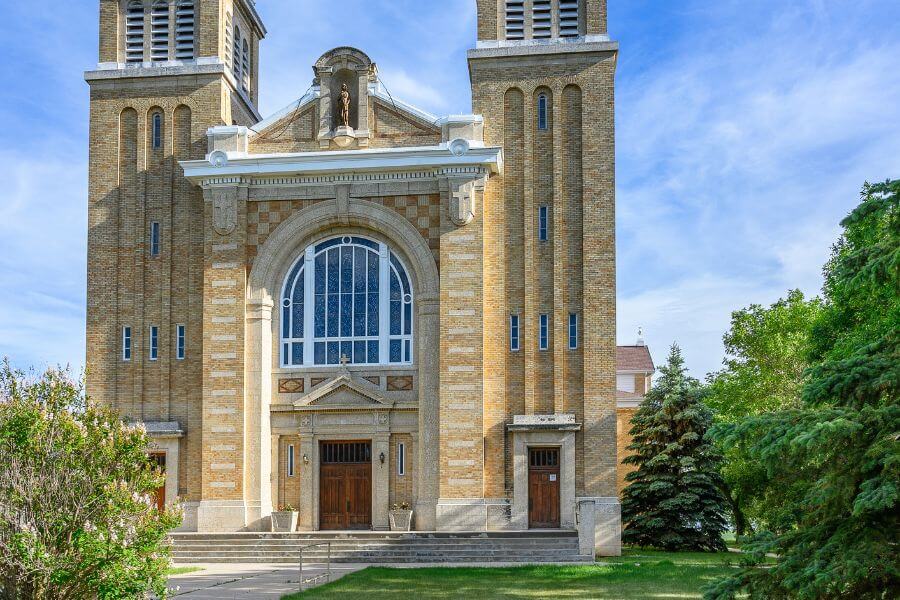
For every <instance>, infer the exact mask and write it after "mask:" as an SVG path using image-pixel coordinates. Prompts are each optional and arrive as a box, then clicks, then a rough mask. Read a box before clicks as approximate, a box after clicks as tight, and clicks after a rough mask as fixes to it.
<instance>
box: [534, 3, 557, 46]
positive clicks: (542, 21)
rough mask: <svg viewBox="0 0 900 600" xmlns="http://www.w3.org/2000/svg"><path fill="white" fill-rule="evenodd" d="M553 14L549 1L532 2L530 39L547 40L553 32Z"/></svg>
mask: <svg viewBox="0 0 900 600" xmlns="http://www.w3.org/2000/svg"><path fill="white" fill-rule="evenodd" d="M552 27H553V13H552V9H551V2H550V0H532V5H531V37H533V38H535V39H544V38H549V37H550V36H551V35H552V33H553V31H552Z"/></svg>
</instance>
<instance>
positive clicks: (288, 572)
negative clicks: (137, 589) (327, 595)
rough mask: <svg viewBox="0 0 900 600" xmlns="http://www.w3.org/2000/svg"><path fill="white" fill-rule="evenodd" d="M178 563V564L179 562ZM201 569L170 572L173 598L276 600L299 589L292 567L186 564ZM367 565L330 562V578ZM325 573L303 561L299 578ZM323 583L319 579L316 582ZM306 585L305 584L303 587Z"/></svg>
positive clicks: (317, 566)
mask: <svg viewBox="0 0 900 600" xmlns="http://www.w3.org/2000/svg"><path fill="white" fill-rule="evenodd" d="M179 566H180V565H179ZM188 566H196V567H198V568H202V569H203V570H202V571H198V572H196V573H187V574H185V575H173V576H172V577H170V578H169V583H168V587H169V590H171V591H170V595H171V597H173V598H180V597H184V599H185V600H231V599H236V598H262V599H265V600H273V599H274V600H278V599H279V598H281V597H282V596H284V595H286V594H291V593H294V592H297V591H299V590H300V583H299V581H300V579H299V577H300V573H299V570H298V569H297V567H296V566H291V565H283V564H281V565H265V564H208V565H188ZM367 566H369V565H356V564H332V565H331V580H332V581H334V580H335V579H339V578H341V577H343V576H344V575H346V574H347V573H353V572H354V571H359V570H360V569H364V568H366V567H367ZM323 573H325V565H323V564H304V565H303V578H304V579H307V578H309V577H313V576H316V575H320V574H323ZM319 583H320V584H321V583H325V579H324V578H323V579H322V580H321V581H320V582H319ZM307 587H309V586H307Z"/></svg>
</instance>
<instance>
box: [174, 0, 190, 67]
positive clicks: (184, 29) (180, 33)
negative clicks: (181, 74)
mask: <svg viewBox="0 0 900 600" xmlns="http://www.w3.org/2000/svg"><path fill="white" fill-rule="evenodd" d="M175 58H176V59H178V60H192V59H193V58H194V1H193V0H181V2H179V3H178V6H177V7H176V9H175Z"/></svg>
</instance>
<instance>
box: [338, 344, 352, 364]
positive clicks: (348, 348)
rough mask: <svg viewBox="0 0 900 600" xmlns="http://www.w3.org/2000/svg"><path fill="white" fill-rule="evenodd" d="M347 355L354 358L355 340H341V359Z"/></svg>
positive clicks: (350, 358)
mask: <svg viewBox="0 0 900 600" xmlns="http://www.w3.org/2000/svg"><path fill="white" fill-rule="evenodd" d="M345 356H346V357H347V359H348V360H350V361H352V360H353V342H341V357H340V359H339V360H341V361H342V360H344V357H345Z"/></svg>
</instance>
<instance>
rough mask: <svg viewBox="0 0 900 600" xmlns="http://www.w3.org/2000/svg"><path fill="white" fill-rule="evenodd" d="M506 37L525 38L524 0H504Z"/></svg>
mask: <svg viewBox="0 0 900 600" xmlns="http://www.w3.org/2000/svg"><path fill="white" fill-rule="evenodd" d="M506 39H508V40H521V39H525V2H524V1H523V0H506Z"/></svg>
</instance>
